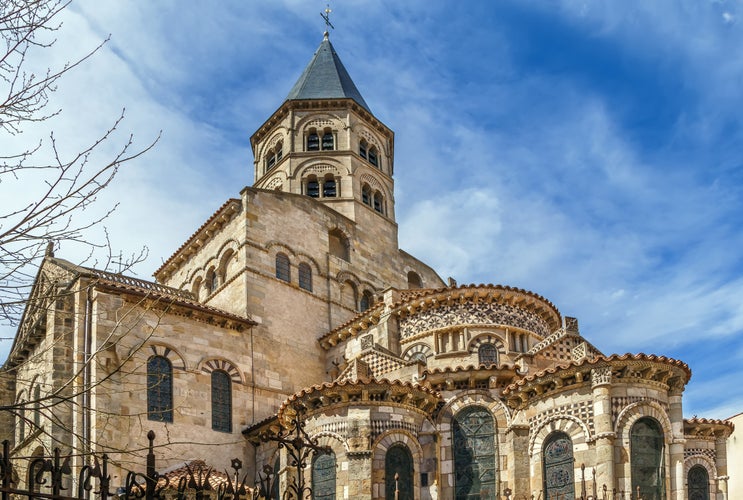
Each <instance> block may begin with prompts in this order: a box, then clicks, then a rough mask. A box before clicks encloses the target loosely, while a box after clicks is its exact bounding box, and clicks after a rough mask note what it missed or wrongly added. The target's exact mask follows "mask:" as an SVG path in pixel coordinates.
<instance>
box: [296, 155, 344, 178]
mask: <svg viewBox="0 0 743 500" xmlns="http://www.w3.org/2000/svg"><path fill="white" fill-rule="evenodd" d="M348 173H349V172H348V169H347V168H345V167H344V166H343V165H342V164H340V163H338V162H337V161H335V160H333V159H332V158H323V159H322V161H319V160H318V159H317V158H312V159H309V160H307V161H305V162H303V163H300V164H299V165H298V166H297V168H296V169H295V170H294V177H295V178H299V179H303V178H305V177H307V176H309V175H312V174H314V175H316V176H317V177H318V179H319V178H322V177H324V176H325V175H326V174H333V175H336V176H341V175H348Z"/></svg>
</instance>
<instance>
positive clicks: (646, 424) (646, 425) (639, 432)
mask: <svg viewBox="0 0 743 500" xmlns="http://www.w3.org/2000/svg"><path fill="white" fill-rule="evenodd" d="M663 446H664V445H663V431H662V429H661V427H660V424H659V423H658V421H657V420H655V419H653V418H650V417H643V418H641V419H639V420H638V421H637V422H635V423H634V425H632V429H631V430H630V450H629V451H630V463H631V474H632V491H633V492H636V491H637V488H640V496H641V497H642V498H643V499H647V500H661V499H664V498H666V495H665V479H664V477H665V474H664V469H665V464H664V460H663Z"/></svg>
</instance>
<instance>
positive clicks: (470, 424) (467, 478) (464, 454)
mask: <svg viewBox="0 0 743 500" xmlns="http://www.w3.org/2000/svg"><path fill="white" fill-rule="evenodd" d="M452 432H453V434H454V487H455V491H454V494H455V498H456V500H470V499H471V500H474V499H478V500H480V499H482V500H495V498H496V496H495V495H496V491H497V484H496V457H497V455H498V449H497V447H496V445H495V422H494V420H493V416H492V415H491V414H490V411H489V410H488V409H487V408H483V407H482V406H469V407H467V408H465V409H463V410H462V411H460V412H459V413H457V414H456V415H455V416H454V418H453V420H452Z"/></svg>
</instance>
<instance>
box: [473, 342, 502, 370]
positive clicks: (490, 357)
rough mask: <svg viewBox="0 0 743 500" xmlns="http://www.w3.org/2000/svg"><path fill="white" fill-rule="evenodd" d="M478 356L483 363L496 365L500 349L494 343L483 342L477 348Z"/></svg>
mask: <svg viewBox="0 0 743 500" xmlns="http://www.w3.org/2000/svg"><path fill="white" fill-rule="evenodd" d="M477 358H478V362H479V363H480V364H481V365H485V366H490V365H495V364H497V363H498V350H497V349H496V348H495V346H494V345H493V344H482V345H481V346H480V347H479V348H478V349H477Z"/></svg>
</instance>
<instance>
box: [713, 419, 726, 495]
mask: <svg viewBox="0 0 743 500" xmlns="http://www.w3.org/2000/svg"><path fill="white" fill-rule="evenodd" d="M715 467H716V468H717V477H716V478H715V479H716V480H717V491H718V497H719V496H722V499H723V500H727V498H728V451H727V437H726V436H725V435H724V434H719V433H716V435H715Z"/></svg>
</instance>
